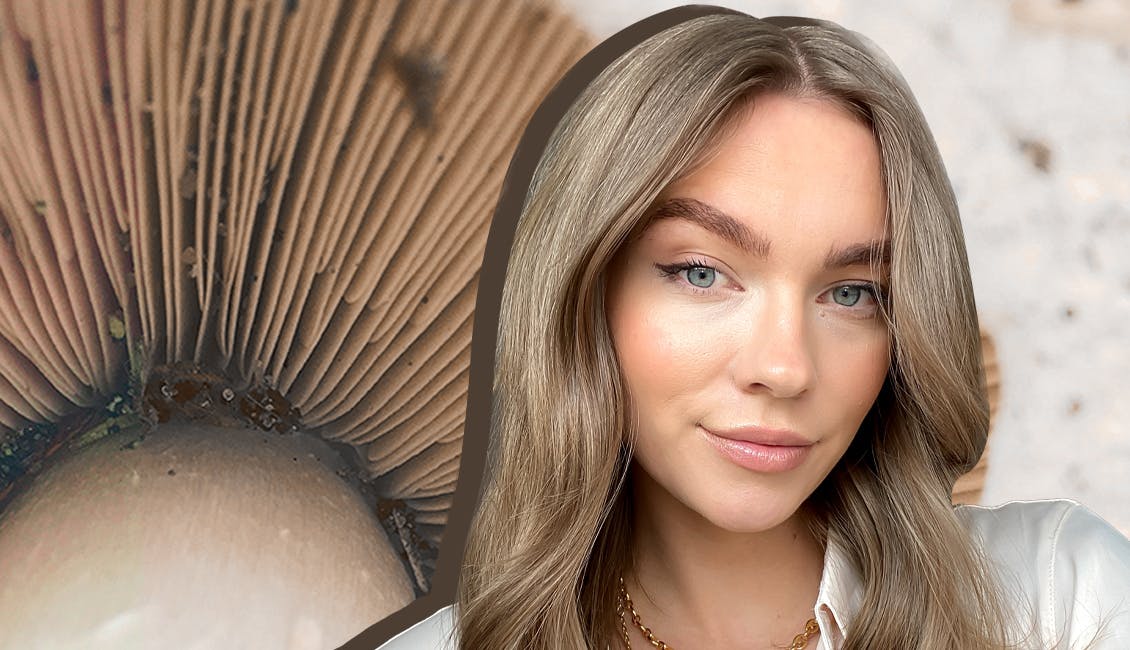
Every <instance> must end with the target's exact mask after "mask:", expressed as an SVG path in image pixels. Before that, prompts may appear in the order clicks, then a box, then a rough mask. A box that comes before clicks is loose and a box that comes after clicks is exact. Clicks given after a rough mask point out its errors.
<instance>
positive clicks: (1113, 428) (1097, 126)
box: [560, 0, 1130, 534]
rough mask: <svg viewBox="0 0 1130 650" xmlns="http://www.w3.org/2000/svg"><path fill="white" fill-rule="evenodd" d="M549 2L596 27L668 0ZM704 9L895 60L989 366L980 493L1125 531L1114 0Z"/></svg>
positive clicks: (1119, 6) (612, 27)
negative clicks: (840, 38)
mask: <svg viewBox="0 0 1130 650" xmlns="http://www.w3.org/2000/svg"><path fill="white" fill-rule="evenodd" d="M560 1H561V2H562V4H563V5H564V6H566V7H567V8H568V9H569V10H570V11H571V12H572V13H573V14H574V15H575V17H576V18H577V19H578V20H579V21H580V23H581V24H582V25H584V26H585V27H587V28H588V29H590V30H591V31H592V33H593V34H594V35H595V36H596V37H597V38H600V39H603V38H605V37H607V36H610V35H612V34H613V33H615V32H616V31H618V30H620V29H622V28H624V27H627V26H628V25H630V24H631V23H633V22H635V21H637V20H640V19H642V18H644V17H646V16H649V15H651V14H654V13H656V12H659V11H662V10H664V9H669V8H672V7H675V6H679V5H680V4H685V3H679V2H672V1H667V0H634V1H633V2H631V3H623V2H618V3H613V2H607V1H606V0H560ZM713 4H718V5H722V6H726V7H731V8H733V9H738V10H740V11H744V12H746V13H749V14H752V15H754V16H759V17H762V16H773V15H795V16H809V17H815V18H824V19H829V20H833V21H835V22H838V23H840V24H841V25H843V26H844V27H847V28H848V29H853V30H855V31H858V32H860V33H862V34H864V35H865V36H867V37H868V38H870V39H871V40H872V41H873V42H875V43H876V44H877V45H879V47H881V48H882V49H883V50H884V51H885V52H886V53H887V54H888V55H889V56H890V57H891V59H893V60H894V62H895V63H896V64H897V65H898V67H899V68H900V70H901V71H902V73H903V76H904V77H905V78H906V80H907V82H908V83H909V84H910V87H911V88H912V89H913V90H914V92H915V95H916V96H917V98H918V102H919V104H920V105H921V106H922V110H923V111H924V112H925V114H926V118H927V120H928V121H929V123H930V126H931V127H932V129H933V131H934V137H935V138H936V139H937V141H938V146H939V148H940V149H941V152H942V157H943V159H944V160H945V163H946V168H947V170H948V171H949V175H950V179H951V181H952V183H953V186H954V190H955V192H956V193H957V199H958V203H959V205H960V207H961V211H962V219H963V222H964V228H965V237H966V244H967V246H968V249H969V257H970V264H971V267H972V272H973V283H974V288H975V290H976V295H977V305H978V312H979V313H980V317H981V325H982V327H983V328H985V329H986V330H988V332H989V333H990V334H991V335H992V336H993V338H994V339H995V341H996V348H997V354H998V357H999V362H1000V371H1001V383H1002V394H1001V403H1000V409H999V411H998V413H997V416H996V420H995V422H994V426H993V431H992V435H991V438H990V454H989V467H988V476H987V478H986V485H985V491H984V493H983V495H982V498H981V503H982V504H996V503H1000V502H1003V501H1008V500H1013V499H1046V498H1060V497H1063V498H1070V499H1075V500H1077V501H1079V502H1081V503H1083V504H1084V505H1086V506H1087V507H1089V508H1091V509H1092V510H1094V511H1095V512H1097V513H1098V514H1100V515H1101V516H1103V517H1104V518H1106V519H1107V520H1108V521H1110V522H1111V523H1112V524H1114V525H1115V526H1116V527H1118V528H1119V529H1121V530H1122V531H1123V532H1124V533H1126V534H1130V481H1128V480H1127V477H1128V476H1130V398H1128V397H1127V396H1126V393H1127V391H1128V389H1130V0H1015V1H1007V0H963V1H962V2H937V1H930V2H903V1H901V0H866V1H863V0H795V1H754V0H745V1H737V0H730V1H719V2H714V3H713Z"/></svg>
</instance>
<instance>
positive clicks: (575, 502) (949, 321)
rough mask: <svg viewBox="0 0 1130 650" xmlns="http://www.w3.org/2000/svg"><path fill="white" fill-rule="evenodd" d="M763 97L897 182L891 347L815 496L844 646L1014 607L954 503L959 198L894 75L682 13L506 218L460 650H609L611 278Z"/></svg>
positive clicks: (967, 626) (622, 463)
mask: <svg viewBox="0 0 1130 650" xmlns="http://www.w3.org/2000/svg"><path fill="white" fill-rule="evenodd" d="M765 92H782V93H786V94H790V95H793V96H803V97H817V98H824V99H827V100H830V101H834V102H837V103H839V104H840V105H842V106H844V107H846V108H848V109H849V110H851V111H852V112H853V113H854V114H855V115H858V116H859V118H860V119H862V120H864V121H865V122H866V123H867V124H869V125H870V126H871V128H872V130H873V132H874V134H875V137H876V141H877V143H878V146H879V149H880V152H881V159H882V174H883V178H884V181H885V183H886V188H887V201H888V214H887V219H888V224H889V229H890V237H891V245H892V254H891V260H890V264H891V266H890V269H891V270H890V273H891V275H890V290H891V302H890V309H889V312H888V313H887V319H888V322H889V325H890V327H891V331H892V337H893V338H892V341H893V353H892V360H891V367H890V371H889V374H888V379H887V382H886V385H885V386H884V388H883V390H882V391H881V393H880V396H879V398H878V399H877V401H876V403H875V405H874V406H873V408H872V410H871V412H870V413H869V414H868V417H867V418H866V420H865V422H864V424H863V426H862V427H861V430H860V432H859V435H858V436H857V437H856V440H855V442H854V443H853V445H852V447H851V448H849V450H848V451H847V453H846V454H845V456H844V457H843V459H842V460H841V461H840V462H839V464H838V465H837V466H836V467H835V469H834V470H833V471H832V473H831V474H830V475H829V477H828V478H827V480H826V481H825V482H824V484H823V485H822V486H821V487H820V488H819V489H818V490H817V491H816V493H814V494H813V496H812V497H811V498H810V503H809V504H808V505H809V506H810V507H811V508H812V509H813V510H814V512H815V513H816V515H817V517H816V518H815V519H814V521H815V522H816V524H817V525H818V526H819V527H820V531H821V533H823V534H826V535H827V536H828V539H829V540H835V542H836V543H838V544H839V545H840V546H841V547H843V548H844V549H845V550H846V551H847V553H848V555H849V556H850V558H851V560H852V561H853V562H854V564H855V566H856V568H857V570H858V571H859V573H860V575H861V577H862V579H863V585H864V592H863V598H862V604H861V607H860V609H859V611H858V613H857V614H856V616H855V618H854V620H853V621H852V624H851V628H850V629H849V630H848V635H847V640H846V643H845V646H844V647H845V648H850V649H853V650H854V649H859V648H939V649H941V648H945V649H947V650H948V649H950V648H963V649H973V648H993V647H1001V646H1003V645H1004V643H1005V639H1004V630H1005V626H1006V623H1007V622H1008V621H1007V617H1008V615H1009V614H1008V613H1007V612H1006V611H1005V607H1004V606H1003V604H1002V601H1003V599H1002V597H1001V595H1000V593H999V591H1000V589H999V588H998V587H997V585H996V583H995V581H994V579H993V574H992V573H991V571H990V569H989V567H988V564H987V562H986V560H985V559H984V558H983V557H982V556H981V555H980V554H979V552H978V551H977V549H976V548H975V546H974V545H973V543H972V542H971V540H970V539H969V535H968V533H967V532H966V530H965V529H964V528H963V527H962V526H961V524H960V523H959V521H958V519H957V518H956V517H955V515H954V513H953V508H952V506H951V503H950V492H951V490H952V489H953V484H954V481H955V480H956V479H957V477H959V476H960V475H961V474H963V473H964V472H966V471H968V470H969V469H970V468H972V467H973V465H974V464H975V463H976V461H977V459H978V458H979V457H980V455H981V452H982V450H983V448H984V445H985V440H986V436H987V432H988V403H987V398H986V392H985V386H984V372H983V369H982V366H981V354H980V339H979V335H978V324H977V314H976V311H975V306H974V301H973V292H972V287H971V282H970V277H969V265H968V261H967V259H966V253H965V244H964V240H963V236H962V231H961V224H960V221H959V217H958V210H957V205H956V201H955V199H954V195H953V192H952V189H951V187H950V184H949V180H948V178H947V176H946V173H945V170H944V168H943V165H942V162H941V159H940V156H939V154H938V151H937V148H936V145H935V143H934V140H933V137H932V136H931V134H930V131H929V129H928V127H927V126H926V122H925V119H924V118H923V116H922V113H921V111H920V109H919V107H918V106H917V104H916V102H915V100H914V98H913V96H912V94H911V92H910V90H909V89H908V88H907V86H906V83H905V82H904V81H903V80H902V78H901V76H900V75H899V74H898V72H897V71H896V70H895V69H894V68H893V66H892V65H891V64H889V63H888V62H887V61H886V59H885V58H884V57H883V56H882V55H881V54H879V53H878V52H877V51H876V50H875V49H874V48H873V47H872V46H870V45H865V44H864V43H863V42H862V41H861V40H860V39H859V38H858V35H856V34H854V33H853V32H849V31H847V30H844V29H843V28H840V27H838V26H836V25H834V24H832V23H826V22H821V21H800V20H795V19H786V18H780V19H768V20H758V19H755V18H752V17H750V16H746V15H742V14H734V13H731V14H718V15H708V16H703V17H699V18H695V19H692V20H689V21H686V22H683V23H680V24H678V25H676V26H674V27H672V28H669V29H666V30H664V31H662V32H660V33H659V34H657V35H655V36H653V37H651V38H648V39H647V40H645V41H644V42H642V43H640V44H639V45H637V46H635V47H634V48H632V49H631V50H630V51H629V52H628V53H626V54H625V55H623V56H621V57H620V58H619V59H617V60H616V61H615V62H614V63H612V64H611V65H610V66H609V67H607V68H606V69H605V70H604V71H603V72H602V73H601V74H600V75H599V76H598V77H597V78H596V79H595V80H594V81H593V82H592V83H591V84H590V85H589V86H588V87H587V88H586V90H585V91H584V92H583V93H582V94H581V96H580V97H579V99H578V100H577V101H576V102H575V103H574V104H573V106H572V107H571V108H570V109H569V111H568V112H567V113H566V115H565V117H564V118H563V120H562V121H561V122H560V123H559V125H558V127H557V129H556V131H555V132H554V134H553V136H552V138H551V140H550V142H549V145H548V147H547V148H546V150H545V153H544V155H543V157H542V159H541V161H540V163H539V165H538V168H537V170H536V173H535V176H534V180H533V183H532V184H531V187H530V188H529V192H528V194H527V197H526V203H525V205H524V207H523V211H522V215H521V218H520V220H519V223H518V229H517V232H516V235H515V241H514V245H513V250H512V252H511V257H510V262H509V267H508V270H507V276H506V282H505V288H504V292H503V302H502V311H501V313H500V315H499V332H498V343H497V345H498V347H497V357H496V367H495V381H494V391H495V393H494V398H495V405H494V412H493V420H492V431H491V434H492V442H491V444H492V448H491V458H490V464H489V471H488V473H487V477H488V478H487V481H488V482H487V484H486V486H485V489H484V492H483V495H482V500H481V503H480V506H479V510H478V513H477V515H476V518H475V520H474V522H473V524H472V529H471V532H470V536H469V538H468V542H467V548H466V552H465V555H464V562H465V565H464V569H463V572H462V576H461V581H460V591H459V602H458V610H459V614H460V619H459V626H458V632H459V636H460V642H461V647H465V648H476V649H478V648H490V649H491V650H495V649H502V648H515V649H517V648H521V649H522V650H528V649H537V648H545V649H549V648H584V647H603V646H604V645H605V644H606V643H608V642H609V641H610V640H612V639H614V638H616V637H615V629H616V628H615V625H616V623H617V621H616V614H615V611H614V603H615V593H616V592H615V588H616V579H617V575H618V573H619V572H620V571H621V570H622V569H623V568H624V567H625V563H626V562H627V561H628V557H627V549H628V544H629V540H630V536H631V530H630V508H631V496H630V494H628V491H627V488H626V483H625V480H624V478H625V475H626V471H627V466H628V461H629V459H630V447H629V445H628V442H629V441H630V440H631V439H632V436H633V435H634V431H633V427H632V423H631V417H630V411H629V403H628V399H627V395H626V391H625V389H624V386H623V381H622V378H621V376H620V371H619V367H618V364H617V361H616V357H615V353H614V350H613V346H612V342H611V338H610V336H609V332H608V326H607V323H606V321H605V316H604V303H603V300H604V290H603V281H604V275H605V271H606V268H607V267H608V265H609V262H610V261H611V260H612V259H613V257H614V255H615V254H616V253H617V251H618V250H619V248H620V247H621V246H622V245H623V244H624V242H625V241H627V240H628V239H629V238H630V237H631V236H632V235H633V234H634V233H636V232H639V231H640V229H641V228H642V227H644V226H645V225H646V218H647V215H648V208H649V206H650V205H651V203H652V202H653V201H654V200H655V198H656V197H657V195H658V194H659V193H660V191H661V190H662V189H663V188H664V187H665V186H667V185H668V184H669V183H671V182H672V181H673V180H675V179H677V178H679V177H680V176H681V175H684V174H686V173H687V172H688V171H689V170H690V169H692V168H693V166H694V165H696V164H697V163H698V162H699V161H701V160H702V159H703V157H704V156H705V155H707V154H708V152H709V149H710V145H711V144H712V143H714V142H716V141H717V139H718V136H719V133H720V132H721V130H722V129H723V128H724V126H725V124H726V123H727V120H729V119H731V118H732V116H733V115H734V114H735V112H736V111H738V110H739V107H742V106H745V105H747V104H748V102H749V101H750V100H751V99H755V98H756V96H757V95H759V94H761V93H765Z"/></svg>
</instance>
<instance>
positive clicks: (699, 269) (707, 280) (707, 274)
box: [687, 266, 714, 289]
mask: <svg viewBox="0 0 1130 650" xmlns="http://www.w3.org/2000/svg"><path fill="white" fill-rule="evenodd" d="M687 282H690V283H691V284H693V285H694V286H696V287H699V288H702V289H706V288H708V287H709V286H710V285H712V284H714V269H712V268H709V267H706V266H693V267H691V268H689V269H687Z"/></svg>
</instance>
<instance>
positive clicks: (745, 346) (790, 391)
mask: <svg viewBox="0 0 1130 650" xmlns="http://www.w3.org/2000/svg"><path fill="white" fill-rule="evenodd" d="M752 309H753V312H754V313H753V314H752V326H751V327H750V329H749V336H746V337H744V339H745V340H744V341H742V343H741V345H740V346H739V348H738V349H737V352H736V353H735V356H734V371H733V372H734V377H735V380H736V381H737V382H738V384H739V385H740V386H741V388H742V389H743V390H746V391H751V392H759V391H761V392H768V393H770V394H772V395H773V396H774V397H781V398H788V397H797V396H799V395H801V394H802V393H804V392H805V391H806V390H808V389H809V388H811V387H812V383H813V381H814V380H815V378H816V365H815V359H814V351H813V349H812V345H813V341H812V340H811V337H810V336H809V332H808V326H807V323H806V322H805V318H804V308H803V305H802V304H801V300H800V299H798V298H793V297H785V296H778V297H773V298H766V299H765V300H761V301H758V304H756V305H754V306H753V308H752Z"/></svg>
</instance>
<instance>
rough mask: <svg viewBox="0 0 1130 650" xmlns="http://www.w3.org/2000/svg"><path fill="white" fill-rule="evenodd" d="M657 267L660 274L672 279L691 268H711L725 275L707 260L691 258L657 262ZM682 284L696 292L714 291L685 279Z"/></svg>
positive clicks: (707, 292)
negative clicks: (665, 262) (679, 260)
mask: <svg viewBox="0 0 1130 650" xmlns="http://www.w3.org/2000/svg"><path fill="white" fill-rule="evenodd" d="M655 267H656V268H657V269H659V274H660V275H662V276H663V277H665V278H672V279H673V278H675V277H676V276H679V275H680V274H681V273H682V272H683V271H690V270H691V269H710V270H711V271H714V272H715V273H717V274H718V275H723V274H722V273H721V272H719V271H718V269H717V268H715V267H714V266H711V265H710V264H709V263H707V262H706V261H704V260H699V259H689V260H686V261H685V262H677V263H675V264H656V265H655ZM682 284H683V285H684V286H685V287H687V288H688V289H690V290H691V291H693V292H695V293H701V294H709V293H712V292H713V291H712V289H703V288H702V287H696V286H695V285H693V284H691V283H690V282H688V281H686V280H683V282H682Z"/></svg>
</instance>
